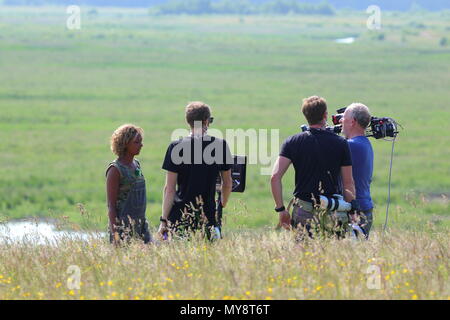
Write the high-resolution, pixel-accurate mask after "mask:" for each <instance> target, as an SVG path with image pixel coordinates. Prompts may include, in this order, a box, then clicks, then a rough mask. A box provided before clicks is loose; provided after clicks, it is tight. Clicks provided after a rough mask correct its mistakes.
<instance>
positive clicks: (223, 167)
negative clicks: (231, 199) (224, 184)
mask: <svg viewBox="0 0 450 320" xmlns="http://www.w3.org/2000/svg"><path fill="white" fill-rule="evenodd" d="M232 164H233V158H232V156H231V153H230V150H229V147H228V144H227V143H226V141H225V140H222V139H218V138H215V137H211V136H204V137H185V138H183V139H180V140H178V141H174V142H172V143H171V144H170V145H169V147H168V148H167V152H166V156H165V159H164V163H163V166H162V168H163V169H164V170H167V171H171V172H175V173H178V180H177V192H176V196H175V204H174V206H173V208H172V210H171V213H170V215H169V220H170V221H172V222H175V221H177V220H179V219H180V218H181V211H182V210H184V209H185V208H187V207H186V205H187V206H189V205H190V204H191V203H192V204H193V205H194V206H195V207H196V208H198V207H199V206H198V204H197V201H196V197H199V196H201V198H202V200H203V210H204V212H205V215H206V217H207V218H208V222H209V224H215V209H216V208H215V199H214V197H215V192H216V181H217V177H218V176H219V172H220V171H228V170H230V169H231V167H232Z"/></svg>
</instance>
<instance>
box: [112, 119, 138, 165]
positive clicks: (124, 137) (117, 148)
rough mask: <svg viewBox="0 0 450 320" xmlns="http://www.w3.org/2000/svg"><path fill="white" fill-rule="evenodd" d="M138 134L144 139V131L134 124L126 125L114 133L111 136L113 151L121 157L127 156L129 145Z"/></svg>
mask: <svg viewBox="0 0 450 320" xmlns="http://www.w3.org/2000/svg"><path fill="white" fill-rule="evenodd" d="M137 134H140V135H141V136H142V138H144V130H143V129H142V128H139V127H137V126H135V125H133V124H124V125H122V126H120V127H119V128H117V129H116V131H114V133H113V135H112V136H111V151H112V152H113V153H114V154H115V155H117V156H118V157H121V156H123V155H125V152H126V148H127V145H128V143H130V141H131V140H133V139H134V138H135V137H136V135H137Z"/></svg>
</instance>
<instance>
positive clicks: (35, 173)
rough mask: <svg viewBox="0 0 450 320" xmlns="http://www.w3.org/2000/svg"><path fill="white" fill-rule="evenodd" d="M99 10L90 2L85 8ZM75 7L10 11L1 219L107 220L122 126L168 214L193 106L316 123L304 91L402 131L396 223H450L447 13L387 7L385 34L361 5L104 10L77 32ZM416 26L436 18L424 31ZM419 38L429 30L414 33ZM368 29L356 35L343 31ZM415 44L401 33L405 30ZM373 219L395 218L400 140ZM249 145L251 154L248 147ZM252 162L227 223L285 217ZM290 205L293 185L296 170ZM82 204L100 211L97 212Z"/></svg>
mask: <svg viewBox="0 0 450 320" xmlns="http://www.w3.org/2000/svg"><path fill="white" fill-rule="evenodd" d="M85 12H88V10H86V11H85ZM66 19H67V14H66V12H65V8H59V7H51V8H50V7H39V8H30V9H27V8H8V7H1V10H0V21H1V24H0V28H1V34H0V37H1V39H0V52H1V59H0V70H1V72H0V83H2V86H1V87H0V110H1V113H0V141H1V143H0V154H1V169H0V170H1V175H0V216H1V217H2V218H1V219H2V220H4V219H13V218H22V217H47V216H53V217H63V216H67V217H69V218H70V220H71V221H73V222H76V223H80V224H82V226H84V227H89V228H99V229H102V230H105V229H106V225H107V223H106V221H107V214H106V207H105V179H104V171H105V169H106V167H107V165H108V163H109V162H110V161H111V160H113V159H114V157H113V155H112V153H111V152H110V150H109V143H108V142H109V137H110V135H111V134H112V132H113V131H114V129H116V128H117V127H118V126H119V125H121V124H123V123H127V122H131V123H136V124H137V125H140V126H141V127H143V128H144V129H145V131H146V136H145V141H144V144H145V146H144V149H143V151H142V154H141V156H140V157H139V158H140V160H141V163H142V167H143V171H144V174H145V176H146V179H147V183H148V199H149V203H148V211H147V213H148V217H149V220H150V223H151V225H153V226H155V225H157V224H158V217H159V216H160V214H161V209H160V208H161V197H162V188H163V184H164V174H165V173H164V171H163V170H161V164H162V160H163V156H164V154H165V151H166V147H167V145H168V144H169V142H170V136H171V133H172V131H173V130H174V129H176V128H185V122H184V107H185V105H186V104H187V103H188V102H189V101H191V100H204V101H206V102H207V103H209V104H210V105H211V106H212V108H213V113H214V116H215V118H216V120H215V122H214V127H215V128H218V129H220V130H223V131H224V130H225V129H227V128H242V129H249V128H255V129H280V143H281V142H282V140H284V139H285V138H286V137H288V136H289V135H292V134H295V133H296V132H298V130H299V125H301V124H303V123H305V120H304V118H303V116H301V115H300V112H299V105H300V102H301V99H302V98H304V97H307V96H310V95H313V94H319V95H322V96H324V97H326V98H327V100H328V103H329V106H330V109H331V110H330V112H332V111H333V110H335V109H337V108H338V107H342V106H345V105H348V104H350V103H351V102H354V101H361V102H364V103H366V104H367V105H368V106H369V107H370V108H371V110H372V111H373V113H374V114H375V115H378V116H391V117H394V118H396V119H397V120H398V121H399V122H400V123H401V124H402V125H403V127H404V130H403V131H402V132H401V134H400V136H399V139H398V141H397V143H396V149H395V158H394V171H393V184H392V205H391V212H390V217H391V220H390V225H391V226H395V227H398V228H403V229H422V228H423V226H424V225H426V224H431V225H435V226H438V227H440V228H448V226H449V225H450V216H449V206H448V198H447V197H448V195H449V194H450V187H449V186H450V174H449V173H450V172H449V166H448V159H449V157H450V154H449V148H448V145H449V135H448V129H447V126H448V119H449V118H450V117H449V113H450V109H449V107H448V100H449V91H448V84H449V80H450V72H449V71H450V70H449V69H450V66H449V64H448V61H449V58H450V51H449V50H448V48H447V47H443V46H440V45H439V39H441V38H443V37H447V38H448V37H449V36H450V34H449V30H448V28H446V27H447V26H448V25H447V24H446V22H445V20H443V19H442V18H441V15H440V13H426V14H421V15H413V16H410V15H408V14H399V13H396V14H390V13H385V14H384V15H383V30H382V33H383V34H384V35H385V39H384V41H378V40H377V39H376V37H375V38H374V35H378V34H380V32H377V31H369V30H367V28H366V24H365V21H366V19H367V16H366V15H365V14H363V13H351V14H350V15H348V13H345V14H344V13H339V12H338V13H337V14H336V15H335V16H328V17H317V16H314V17H312V16H283V17H282V16H265V17H263V16H246V17H245V18H241V19H240V18H239V17H236V16H226V15H222V16H201V17H199V16H196V17H190V16H180V17H173V16H149V15H148V12H147V10H145V9H102V8H97V14H95V15H93V14H90V15H83V16H82V25H81V30H67V29H66V26H65V22H66ZM411 22H415V23H417V24H423V25H424V26H425V27H424V28H425V29H417V28H416V27H415V26H412V24H411ZM413 31H414V32H416V33H413ZM352 36H353V37H356V41H355V43H353V44H351V45H345V44H338V43H335V42H334V39H337V38H344V37H352ZM403 37H404V38H405V39H404V40H405V41H402V38H403ZM372 143H373V146H374V150H375V175H374V180H373V188H372V190H373V197H374V200H375V203H376V210H375V216H376V219H375V227H376V228H379V227H380V226H381V225H382V223H383V222H384V213H385V203H386V197H387V181H388V169H389V160H390V151H391V144H390V143H388V142H384V141H373V140H372ZM247 150H248V149H247ZM261 167H262V166H261V165H251V166H249V170H248V187H247V191H246V192H245V193H244V194H233V196H232V199H231V201H230V204H229V207H228V208H227V210H226V211H225V215H226V216H227V220H226V225H225V229H226V230H236V229H238V228H240V227H243V228H261V227H267V226H275V225H276V222H277V216H276V215H275V214H274V212H273V207H274V203H273V200H272V197H271V193H270V187H269V177H268V176H262V175H260V169H261ZM284 182H285V186H284V193H285V201H286V202H287V201H288V200H289V199H290V197H291V192H292V190H293V170H291V171H290V172H289V174H288V175H287V176H286V178H285V180H284ZM80 203H81V204H83V205H84V207H85V209H86V210H87V212H89V213H90V215H91V216H92V217H93V219H91V220H89V221H85V220H84V219H83V218H82V216H81V214H80V211H79V209H78V204H80Z"/></svg>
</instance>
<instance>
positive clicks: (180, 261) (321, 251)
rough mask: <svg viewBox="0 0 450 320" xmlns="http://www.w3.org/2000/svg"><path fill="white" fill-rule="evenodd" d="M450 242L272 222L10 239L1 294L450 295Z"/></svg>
mask: <svg viewBox="0 0 450 320" xmlns="http://www.w3.org/2000/svg"><path fill="white" fill-rule="evenodd" d="M449 249H450V239H449V237H448V233H439V232H433V230H427V232H403V231H399V230H397V229H393V230H391V231H390V232H389V233H388V234H386V235H384V236H383V235H382V234H381V233H379V232H375V233H374V234H373V235H372V239H371V240H369V241H352V240H343V241H337V240H332V239H328V240H320V241H319V240H309V241H307V242H304V243H296V242H295V241H294V237H293V234H291V233H287V232H281V233H278V232H275V231H273V230H271V229H264V230H258V231H245V230H242V231H240V232H238V233H229V234H227V235H226V237H225V238H224V239H223V240H221V241H218V242H217V243H212V244H211V243H209V242H205V241H203V240H201V239H193V240H192V241H188V242H181V241H173V242H170V243H160V244H158V245H149V246H145V245H143V244H139V243H133V244H132V245H130V246H129V247H126V248H115V247H113V246H111V245H110V244H109V243H107V242H106V241H102V240H92V241H91V242H79V241H71V240H67V241H66V240H61V242H60V243H59V245H58V246H36V245H33V244H30V243H28V244H26V243H15V244H9V245H5V244H2V245H0V261H1V264H0V299H157V300H159V299H168V300H170V299H224V300H227V299H448V298H450V285H449V284H450V282H449V270H450V269H449V267H450V266H449V261H450V257H449V252H450V250H449ZM69 266H77V267H78V268H79V270H80V273H81V277H80V279H79V280H80V282H79V284H80V287H79V288H80V289H79V290H78V289H76V288H74V287H70V284H71V283H70V280H68V279H69V278H70V277H73V276H74V275H73V271H70V270H68V268H69ZM373 268H376V270H379V271H380V272H379V274H374V273H373ZM68 271H69V272H68ZM374 277H375V278H374ZM68 281H69V282H68ZM377 282H379V284H380V287H379V289H374V288H373V284H374V283H375V284H376V283H377ZM72 283H75V282H72Z"/></svg>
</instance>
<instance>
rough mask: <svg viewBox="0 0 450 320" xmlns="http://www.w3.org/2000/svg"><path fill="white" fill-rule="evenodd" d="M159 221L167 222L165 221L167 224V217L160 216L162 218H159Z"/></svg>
mask: <svg viewBox="0 0 450 320" xmlns="http://www.w3.org/2000/svg"><path fill="white" fill-rule="evenodd" d="M159 221H161V222H165V223H166V224H167V219H164V218H163V217H160V218H159Z"/></svg>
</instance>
